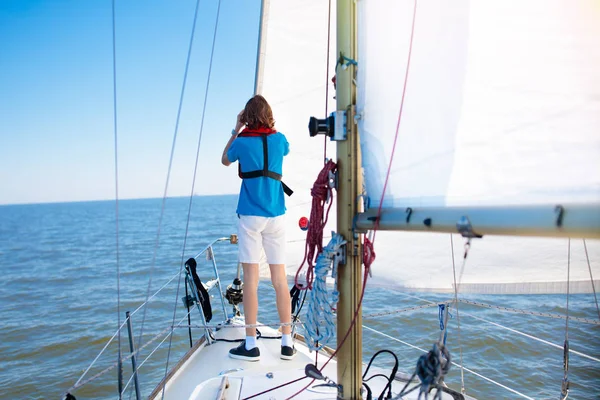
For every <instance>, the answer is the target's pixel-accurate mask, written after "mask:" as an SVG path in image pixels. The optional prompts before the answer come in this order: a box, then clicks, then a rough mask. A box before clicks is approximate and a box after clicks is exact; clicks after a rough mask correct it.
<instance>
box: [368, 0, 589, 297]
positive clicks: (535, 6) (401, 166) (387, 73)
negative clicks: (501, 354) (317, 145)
mask: <svg viewBox="0 0 600 400" xmlns="http://www.w3.org/2000/svg"><path fill="white" fill-rule="evenodd" d="M359 4H360V10H359V21H360V28H359V60H358V63H359V69H358V70H359V73H358V85H359V97H358V105H357V109H358V112H359V113H361V116H362V118H361V120H360V122H359V127H360V130H361V146H362V150H363V163H364V170H365V181H366V187H367V192H368V195H369V197H370V200H371V207H378V205H379V202H380V199H381V195H382V192H383V185H384V180H385V176H386V173H387V168H388V164H389V160H390V157H391V151H392V148H393V142H394V136H395V134H396V124H397V120H398V112H399V108H400V104H401V98H402V92H403V86H404V77H405V73H406V67H407V57H408V53H409V44H410V35H411V26H412V21H413V7H414V4H415V2H414V1H412V0H402V1H383V0H382V1H361V2H360V3H359ZM383 4H385V6H384V7H381V6H382V5H383ZM598 21H600V5H599V3H598V2H597V1H594V0H589V1H584V0H577V1H567V0H550V1H542V0H527V1H471V2H469V1H466V0H464V1H454V2H446V1H435V0H421V1H418V2H417V12H416V19H415V28H414V39H413V48H412V54H411V61H410V69H409V73H408V82H407V87H406V94H405V100H404V106H403V113H402V119H401V123H400V129H399V133H398V143H397V145H396V153H395V156H394V157H395V158H394V162H393V164H392V168H391V173H390V178H389V183H388V187H387V193H386V196H385V201H384V203H383V205H384V207H406V206H413V207H415V206H429V205H435V206H458V205H461V206H464V205H466V206H477V205H482V204H486V205H490V204H495V205H509V204H510V205H522V204H548V203H550V204H556V203H557V202H568V203H588V202H599V201H600V68H598V66H599V65H600V24H598ZM390 38H393V39H394V40H390ZM599 229H600V227H599ZM377 242H378V243H376V247H377V249H378V253H377V254H378V262H377V263H376V265H375V275H376V279H375V280H374V282H379V283H381V284H386V285H391V286H396V287H408V288H413V289H419V290H420V289H432V290H450V289H451V288H452V280H453V278H452V260H451V256H450V239H449V236H448V235H436V234H419V233H398V232H394V233H389V232H381V233H378V234H377ZM462 243H463V240H462V239H461V238H460V237H459V236H458V235H456V236H455V251H456V254H457V256H456V260H457V261H456V262H457V274H458V273H459V272H458V269H459V268H460V264H461V260H462ZM587 244H588V251H589V252H590V257H591V259H592V269H593V272H594V276H595V278H596V279H598V278H599V277H600V266H599V264H598V259H599V256H600V243H599V242H598V241H588V243H587ZM572 245H573V246H572V260H571V263H572V264H571V266H572V268H571V276H570V279H571V280H579V281H585V282H583V283H577V284H573V285H571V292H573V291H574V290H577V291H581V292H590V291H591V290H592V288H591V284H590V282H589V281H590V275H589V271H588V267H587V262H586V258H585V253H584V252H583V248H582V242H581V240H578V241H573V242H572ZM594 260H595V261H594ZM566 281H567V240H566V239H531V238H528V239H522V238H506V237H486V238H484V239H483V240H476V241H475V242H474V243H473V247H472V250H471V254H470V255H469V259H468V261H467V266H466V269H465V273H464V277H463V282H467V283H469V284H471V285H464V286H463V290H467V291H478V292H489V293H532V292H534V293H535V292H542V293H554V292H565V291H566V288H567V285H566ZM596 286H598V283H597V282H596Z"/></svg>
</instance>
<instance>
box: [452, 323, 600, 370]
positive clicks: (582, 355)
mask: <svg viewBox="0 0 600 400" xmlns="http://www.w3.org/2000/svg"><path fill="white" fill-rule="evenodd" d="M463 314H464V315H467V316H469V317H471V318H475V319H478V320H480V321H483V322H487V323H488V324H492V325H495V326H497V327H499V328H502V329H506V330H507V331H510V332H513V333H517V334H519V335H522V336H525V337H527V338H529V339H533V340H536V341H538V342H541V343H544V344H547V345H549V346H552V347H556V348H557V349H562V348H563V346H559V345H557V344H555V343H552V342H549V341H547V340H544V339H541V338H539V337H536V336H533V335H530V334H528V333H525V332H521V331H519V330H517V329H514V328H509V327H508V326H504V325H501V324H498V323H496V322H492V321H489V320H487V319H485V318H481V317H476V316H475V315H473V314H468V313H466V312H463ZM569 352H570V353H573V354H577V355H578V356H581V357H584V358H587V359H589V360H592V361H596V362H600V358H596V357H592V356H589V355H587V354H584V353H581V352H579V351H575V350H572V349H569Z"/></svg>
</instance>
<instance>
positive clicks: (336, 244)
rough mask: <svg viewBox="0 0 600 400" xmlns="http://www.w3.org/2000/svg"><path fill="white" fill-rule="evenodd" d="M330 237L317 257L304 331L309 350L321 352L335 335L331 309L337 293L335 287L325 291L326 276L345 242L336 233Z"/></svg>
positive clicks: (335, 301)
mask: <svg viewBox="0 0 600 400" xmlns="http://www.w3.org/2000/svg"><path fill="white" fill-rule="evenodd" d="M331 236H332V237H331V240H330V241H329V244H327V246H325V247H324V248H323V251H322V252H321V254H319V256H318V257H317V264H316V265H315V270H314V274H315V277H314V282H313V287H312V290H311V291H310V293H309V294H308V311H307V313H306V322H305V323H304V329H305V330H306V344H307V346H308V348H309V349H310V350H321V349H322V348H323V346H325V344H326V343H327V341H328V340H329V339H331V338H333V337H335V333H336V327H335V321H334V317H333V312H332V311H331V309H332V305H334V304H336V303H337V301H338V296H339V293H338V291H337V287H334V289H333V291H332V292H331V294H330V293H329V292H328V291H327V276H328V275H329V274H330V273H331V271H332V264H333V263H334V262H335V259H336V255H337V252H338V250H339V248H340V246H342V245H343V244H345V243H346V241H345V240H344V238H343V237H342V236H341V235H339V234H337V233H333V232H332V234H331Z"/></svg>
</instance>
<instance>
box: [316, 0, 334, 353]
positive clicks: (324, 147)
mask: <svg viewBox="0 0 600 400" xmlns="http://www.w3.org/2000/svg"><path fill="white" fill-rule="evenodd" d="M330 43H331V0H329V6H328V13H327V55H326V60H327V66H326V67H325V118H327V115H328V105H329V47H330ZM323 164H327V135H323ZM315 365H316V362H315Z"/></svg>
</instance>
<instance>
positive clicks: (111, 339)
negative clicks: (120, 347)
mask: <svg viewBox="0 0 600 400" xmlns="http://www.w3.org/2000/svg"><path fill="white" fill-rule="evenodd" d="M125 324H127V320H125V322H123V323H122V324H121V326H120V327H119V329H117V331H116V332H115V333H114V334H113V335H112V337H111V338H110V339H108V342H106V344H105V345H104V347H103V348H102V350H100V353H98V355H97V356H96V358H94V361H92V363H91V364H90V366H89V367H87V369H86V370H85V372H84V373H83V374H82V375H81V376H80V377H79V379H77V382H75V385H73V387H75V386H77V385H78V384H79V382H81V380H82V379H83V377H84V376H85V375H86V374H87V373H88V371H89V370H90V369H91V368H92V367H93V366H94V364H95V363H96V361H98V359H99V358H100V356H101V355H102V354H103V353H104V350H106V348H107V347H108V346H109V345H110V344H111V343H112V341H113V340H114V339H115V337H117V334H118V333H119V332H120V331H121V329H123V327H124V326H125Z"/></svg>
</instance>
